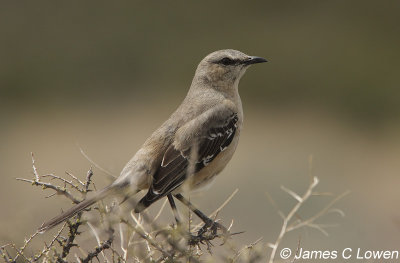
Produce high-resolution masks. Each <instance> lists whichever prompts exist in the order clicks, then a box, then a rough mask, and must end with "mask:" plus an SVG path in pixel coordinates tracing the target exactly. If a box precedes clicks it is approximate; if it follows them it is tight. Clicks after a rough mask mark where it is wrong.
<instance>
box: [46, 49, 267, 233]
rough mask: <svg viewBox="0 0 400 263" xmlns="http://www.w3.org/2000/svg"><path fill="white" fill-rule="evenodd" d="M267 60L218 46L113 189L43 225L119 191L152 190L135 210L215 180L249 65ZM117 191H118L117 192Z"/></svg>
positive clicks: (227, 152)
mask: <svg viewBox="0 0 400 263" xmlns="http://www.w3.org/2000/svg"><path fill="white" fill-rule="evenodd" d="M261 62H266V60H265V59H263V58H259V57H252V56H248V55H246V54H244V53H242V52H240V51H236V50H231V49H227V50H220V51H216V52H213V53H211V54H209V55H208V56H206V57H205V58H204V59H203V60H202V61H201V62H200V64H199V65H198V67H197V70H196V73H195V75H194V78H193V81H192V84H191V87H190V89H189V91H188V94H187V96H186V98H185V99H184V100H183V102H182V104H181V105H180V106H179V107H178V108H177V110H176V111H175V112H174V113H173V114H172V115H171V117H170V118H169V119H168V120H167V121H165V122H164V123H163V124H162V125H161V127H160V128H158V129H157V130H156V131H155V132H154V133H153V134H152V135H151V136H150V137H149V138H148V139H147V140H146V141H145V143H144V144H143V146H142V147H141V148H140V149H139V150H138V152H137V153H136V154H135V155H134V156H133V158H132V159H131V160H130V161H129V162H128V163H127V164H126V166H125V167H124V169H123V170H122V172H121V174H120V176H119V177H118V178H117V179H116V181H115V182H114V183H113V184H111V185H110V186H109V187H107V188H105V189H103V190H101V191H99V192H98V193H96V194H95V195H94V196H93V197H91V198H89V199H87V200H85V201H83V202H81V203H79V204H77V205H76V206H74V207H72V208H71V209H69V210H67V211H66V212H65V213H63V214H61V215H59V216H57V217H55V218H53V219H52V220H50V221H49V222H47V223H45V224H43V225H42V227H41V228H40V230H41V231H45V230H47V229H49V228H52V227H54V226H55V225H57V224H59V223H61V222H62V221H64V220H67V219H68V218H70V217H72V216H73V215H75V214H77V213H79V212H81V211H83V210H84V209H85V208H87V207H88V206H90V205H92V204H94V203H95V202H97V201H98V200H100V199H103V198H105V197H107V196H109V195H111V194H113V193H117V192H119V190H121V189H126V188H128V189H129V190H130V192H137V191H140V190H146V189H148V192H147V194H146V195H145V196H144V197H143V198H142V199H141V200H140V201H139V204H138V206H137V207H136V208H135V211H136V212H140V211H143V209H145V208H147V207H148V206H149V205H151V204H152V203H153V202H155V201H157V200H159V199H160V198H162V197H164V196H166V195H167V194H169V193H171V192H174V193H177V192H179V191H180V189H182V187H184V186H185V187H186V188H188V189H195V188H198V187H200V186H202V185H205V184H206V183H208V182H210V181H212V179H213V178H214V176H215V175H217V174H218V173H220V172H221V171H222V170H223V169H224V168H225V166H226V165H227V163H228V162H229V160H230V159H231V158H232V156H233V153H234V152H235V149H236V146H237V144H238V140H239V135H240V131H241V127H242V124H243V109H242V103H241V99H240V96H239V92H238V84H239V80H240V78H241V77H242V76H243V74H244V73H245V71H246V69H247V68H248V66H249V65H251V64H255V63H261ZM116 189H118V191H115V190H116Z"/></svg>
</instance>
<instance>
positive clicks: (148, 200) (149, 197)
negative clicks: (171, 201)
mask: <svg viewBox="0 0 400 263" xmlns="http://www.w3.org/2000/svg"><path fill="white" fill-rule="evenodd" d="M164 196H165V195H155V194H153V191H152V190H149V191H148V192H147V194H146V195H145V196H143V198H142V199H140V201H139V202H138V203H137V205H136V207H135V213H141V212H143V210H145V209H146V208H147V207H149V206H150V205H152V204H153V203H154V202H156V201H158V200H159V199H161V198H163V197H164Z"/></svg>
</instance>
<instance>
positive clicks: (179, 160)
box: [135, 113, 238, 212]
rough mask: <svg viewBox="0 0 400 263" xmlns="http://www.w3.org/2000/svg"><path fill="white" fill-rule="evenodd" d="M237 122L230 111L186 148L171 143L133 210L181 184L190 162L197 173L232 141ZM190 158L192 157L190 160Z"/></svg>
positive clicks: (138, 209) (235, 115) (144, 205)
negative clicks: (223, 119)
mask: <svg viewBox="0 0 400 263" xmlns="http://www.w3.org/2000/svg"><path fill="white" fill-rule="evenodd" d="M237 121H238V116H237V114H236V113H234V114H232V115H231V116H229V117H228V118H227V119H226V120H225V121H223V122H222V124H221V123H220V124H219V125H215V126H214V127H211V128H209V129H208V130H207V131H206V132H205V133H204V134H203V135H199V136H198V138H194V139H193V143H192V146H191V147H189V148H188V149H185V150H182V151H179V150H177V149H175V147H174V145H172V144H171V145H170V147H169V148H168V149H167V150H166V152H165V154H164V157H163V160H162V163H161V165H160V167H159V168H158V170H157V171H156V173H155V174H154V176H153V182H152V185H151V187H150V189H149V191H148V192H147V194H146V195H145V196H144V197H143V198H142V199H141V200H140V201H139V204H138V206H137V207H136V208H135V211H136V212H140V211H142V210H143V209H145V208H146V207H148V206H149V205H151V204H152V203H153V202H155V201H157V200H158V199H160V198H162V197H164V196H166V195H167V194H169V193H170V192H172V191H173V190H174V189H176V188H177V187H179V186H180V185H182V183H183V182H184V181H185V179H186V178H187V177H188V176H190V175H188V170H189V169H188V167H189V165H190V163H191V162H193V164H194V166H193V167H194V169H193V173H197V172H198V171H200V170H201V169H203V168H204V167H205V166H207V165H208V164H209V163H210V162H212V160H214V159H215V157H217V155H218V154H219V153H221V152H222V151H224V150H225V149H226V148H227V147H228V146H229V145H230V144H231V142H232V140H233V137H234V135H235V132H236V128H237ZM192 150H197V154H193V155H192V154H191V152H192ZM191 158H193V159H194V160H191Z"/></svg>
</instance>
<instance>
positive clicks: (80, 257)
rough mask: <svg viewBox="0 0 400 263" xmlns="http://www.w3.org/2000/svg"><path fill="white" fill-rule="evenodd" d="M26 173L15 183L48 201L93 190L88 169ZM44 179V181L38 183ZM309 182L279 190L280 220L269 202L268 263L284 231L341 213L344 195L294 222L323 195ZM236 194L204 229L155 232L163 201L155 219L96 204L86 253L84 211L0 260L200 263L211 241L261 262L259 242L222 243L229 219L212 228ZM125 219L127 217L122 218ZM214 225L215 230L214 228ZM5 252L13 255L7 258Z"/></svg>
mask: <svg viewBox="0 0 400 263" xmlns="http://www.w3.org/2000/svg"><path fill="white" fill-rule="evenodd" d="M32 169H33V175H34V178H33V179H25V178H17V180H20V181H24V182H29V183H31V184H32V185H36V186H42V188H43V189H52V190H54V193H52V194H51V195H50V196H49V197H51V196H54V195H60V196H64V197H66V198H68V199H69V200H71V201H72V202H73V203H75V204H76V203H79V202H80V201H81V200H82V198H83V199H84V198H86V195H87V193H88V192H89V191H91V189H90V188H94V189H96V188H95V185H94V183H93V182H92V177H93V170H92V169H89V171H88V172H87V173H86V176H85V179H84V180H81V179H79V178H78V177H77V176H75V175H73V174H71V173H69V172H66V176H67V178H63V177H60V176H57V175H55V174H45V175H40V174H39V172H38V169H37V166H36V163H35V159H34V156H33V154H32ZM44 179H47V180H48V181H43V180H44ZM311 179H312V180H311V183H310V185H309V187H308V189H307V190H306V192H305V193H304V194H303V195H299V194H297V193H295V192H294V191H292V190H290V189H288V188H286V187H283V186H282V187H281V188H282V190H283V191H285V192H286V193H287V194H289V195H290V196H292V197H293V198H294V199H295V200H296V204H295V206H294V207H293V208H292V209H291V210H290V212H289V213H288V214H287V215H285V214H284V213H283V212H282V211H281V210H280V209H279V208H278V206H277V205H276V203H275V202H273V200H272V199H271V198H270V201H271V202H272V203H273V205H274V206H275V207H276V208H277V210H278V213H279V215H280V216H281V217H282V219H283V226H282V228H281V230H280V233H279V235H278V238H277V240H276V241H275V242H274V243H273V244H269V246H270V247H271V248H272V252H271V256H270V259H269V262H270V263H272V262H273V261H274V257H275V254H276V251H277V249H278V247H279V244H280V243H281V241H282V239H283V238H284V236H285V234H287V233H288V232H290V231H293V230H296V229H299V228H301V227H312V228H316V229H318V230H320V231H321V232H322V233H324V234H327V233H326V231H325V230H324V228H326V227H328V225H322V224H317V223H315V222H316V220H317V219H319V218H320V217H322V216H323V215H325V214H327V213H330V212H337V213H339V214H341V215H343V212H342V211H341V210H339V209H333V208H332V207H333V206H334V204H336V202H337V201H339V200H340V199H341V198H343V197H344V196H345V195H346V194H347V192H346V193H343V194H342V195H339V196H338V197H336V198H335V199H334V200H332V201H331V202H330V203H329V204H328V205H326V206H325V207H324V208H323V209H322V210H320V211H319V212H318V213H316V214H315V215H313V216H311V217H308V218H306V219H300V217H298V216H297V213H298V211H299V209H300V208H301V207H302V205H303V204H304V203H305V202H306V201H307V200H308V199H309V198H310V197H311V196H316V195H322V194H323V193H318V192H315V191H314V189H315V187H316V186H317V184H318V179H317V177H311ZM237 192H238V189H236V190H235V191H234V192H233V193H232V194H231V195H230V196H229V197H228V198H227V200H226V201H225V202H224V203H223V204H222V205H221V206H220V207H218V208H217V209H216V210H215V211H214V212H213V213H211V214H210V215H209V218H212V220H211V221H212V222H209V224H204V225H203V224H202V223H197V222H194V221H193V218H192V214H191V213H190V212H189V214H188V215H189V217H188V220H187V222H183V224H182V225H181V226H176V225H172V226H168V227H165V226H164V227H161V226H160V225H158V224H157V220H158V219H159V218H160V216H161V213H162V211H163V209H164V207H166V204H167V200H166V201H165V202H164V203H163V205H162V206H161V208H160V210H159V211H158V212H157V213H156V215H155V216H149V215H148V214H147V213H148V212H145V213H142V214H140V215H139V216H137V215H135V214H134V213H130V214H129V213H127V211H126V210H124V209H123V208H122V206H121V205H117V204H118V202H117V203H112V204H111V205H110V206H107V205H105V203H106V202H104V203H103V202H99V203H98V205H97V207H95V209H92V210H91V211H93V212H92V213H98V214H99V216H98V217H97V218H98V220H99V223H97V224H92V223H89V222H88V223H87V225H88V226H89V230H90V231H89V232H88V231H87V232H86V233H85V234H87V233H89V235H90V234H91V236H89V239H92V240H95V241H96V243H97V246H96V247H94V248H93V247H92V248H91V249H90V248H88V245H87V244H85V242H86V240H88V237H87V235H86V236H85V237H84V235H81V232H84V230H85V229H86V227H85V225H86V224H85V221H84V220H82V216H83V215H84V214H86V213H88V211H90V209H88V210H85V211H83V212H81V213H79V214H77V215H76V216H75V217H74V218H72V219H70V220H69V221H67V222H66V223H64V225H63V226H62V227H61V228H60V229H59V230H58V231H57V233H56V234H55V235H54V236H53V237H52V238H51V239H50V242H49V243H47V244H46V243H45V245H44V247H43V249H41V250H40V251H39V252H38V253H37V254H34V255H32V256H28V254H29V253H27V248H28V246H29V245H30V244H32V243H33V240H35V238H36V237H37V235H38V232H35V233H34V234H32V235H30V236H29V238H27V239H26V240H25V241H24V243H23V245H22V246H21V247H19V248H18V247H17V246H16V245H15V244H13V243H10V244H6V245H3V246H0V256H1V257H2V258H3V259H4V261H5V262H7V263H8V262H10V263H16V262H17V261H20V260H22V261H25V262H32V263H33V262H38V261H39V260H41V261H42V262H58V263H67V262H71V261H76V262H85V263H86V262H92V261H93V260H94V259H96V260H97V261H99V262H100V260H99V257H100V256H101V257H103V259H104V262H107V263H111V262H175V261H182V260H183V261H186V262H200V260H201V259H202V257H203V255H204V253H203V251H202V248H204V247H205V248H206V251H208V252H209V253H210V254H211V252H212V250H213V249H214V248H213V244H212V243H211V241H213V240H215V239H221V240H222V244H221V245H220V247H221V248H222V249H225V250H226V249H228V250H229V251H230V256H226V257H222V260H223V261H227V262H256V261H259V260H260V259H262V258H263V257H264V259H265V256H262V255H263V252H262V251H260V247H261V248H263V247H264V248H265V244H263V243H262V239H263V238H262V237H261V238H259V239H257V240H256V241H254V242H253V243H251V244H249V245H245V246H243V247H241V248H236V247H235V245H234V244H233V243H232V242H231V240H230V239H227V237H230V236H232V235H234V234H237V233H233V234H231V233H230V230H231V227H232V224H233V220H232V223H231V224H230V226H229V227H228V228H227V229H226V228H225V227H223V226H222V225H220V224H219V223H217V221H218V219H217V217H218V214H219V212H220V211H221V210H222V209H223V208H224V207H225V205H226V204H227V203H228V202H229V201H230V200H231V199H232V198H233V196H234V195H235V194H236V193H237ZM77 196H79V197H77ZM126 203H129V205H130V208H129V207H128V209H129V210H131V207H132V206H134V201H132V200H129V202H126ZM94 211H96V212H94ZM188 211H190V210H188ZM126 215H130V216H129V217H126ZM114 226H119V231H114V228H113V227H114ZM123 226H124V227H123ZM217 226H220V228H218V227H217ZM218 229H225V231H226V232H227V233H228V236H227V235H226V233H225V234H220V233H219V232H217V231H218ZM193 233H197V235H193ZM238 233H241V232H238ZM118 235H119V237H118ZM118 241H120V242H118ZM116 246H117V247H116ZM264 250H265V249H264ZM10 251H11V252H12V254H14V256H12V255H10Z"/></svg>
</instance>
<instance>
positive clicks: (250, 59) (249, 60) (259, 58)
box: [243, 56, 268, 65]
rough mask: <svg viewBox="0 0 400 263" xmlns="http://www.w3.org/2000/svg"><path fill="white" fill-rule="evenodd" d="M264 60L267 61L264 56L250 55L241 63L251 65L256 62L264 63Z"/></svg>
mask: <svg viewBox="0 0 400 263" xmlns="http://www.w3.org/2000/svg"><path fill="white" fill-rule="evenodd" d="M264 62H268V60H266V59H265V58H261V57H253V56H251V57H249V58H248V59H247V60H246V61H244V62H243V64H245V65H251V64H256V63H264Z"/></svg>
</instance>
